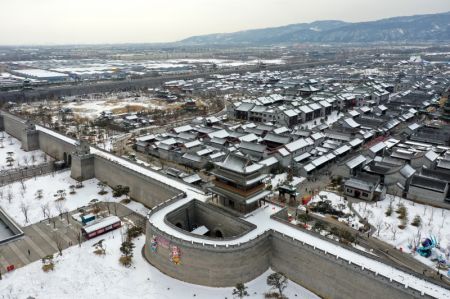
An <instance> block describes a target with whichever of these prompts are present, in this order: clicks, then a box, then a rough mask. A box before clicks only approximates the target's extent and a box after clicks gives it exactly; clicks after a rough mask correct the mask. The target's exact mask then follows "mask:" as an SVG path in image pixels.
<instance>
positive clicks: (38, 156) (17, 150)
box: [0, 131, 50, 171]
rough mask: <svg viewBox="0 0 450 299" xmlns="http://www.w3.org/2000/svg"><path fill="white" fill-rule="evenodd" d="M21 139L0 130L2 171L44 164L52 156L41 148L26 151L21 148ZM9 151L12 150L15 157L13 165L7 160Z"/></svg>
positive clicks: (0, 163) (0, 168) (0, 167)
mask: <svg viewBox="0 0 450 299" xmlns="http://www.w3.org/2000/svg"><path fill="white" fill-rule="evenodd" d="M21 146H22V143H21V142H20V140H18V139H16V138H14V137H12V136H11V135H9V134H8V133H6V132H3V131H2V132H0V171H1V170H6V169H12V168H18V167H21V166H31V165H38V164H42V163H43V162H44V161H45V159H47V160H48V161H49V160H50V156H48V155H45V153H44V152H43V151H41V150H35V151H29V152H25V151H24V150H22V149H21ZM8 152H12V153H13V154H12V155H11V157H12V158H13V159H14V161H13V163H12V166H8V165H9V163H7V162H6V158H7V157H8ZM45 157H46V158H45Z"/></svg>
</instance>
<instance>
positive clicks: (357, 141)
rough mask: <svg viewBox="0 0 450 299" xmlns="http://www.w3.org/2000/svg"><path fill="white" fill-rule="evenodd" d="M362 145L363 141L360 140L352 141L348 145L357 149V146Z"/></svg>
mask: <svg viewBox="0 0 450 299" xmlns="http://www.w3.org/2000/svg"><path fill="white" fill-rule="evenodd" d="M361 143H363V141H362V140H361V139H359V138H355V139H352V140H350V141H349V142H348V144H350V145H351V146H352V147H356V146H358V145H360V144H361Z"/></svg>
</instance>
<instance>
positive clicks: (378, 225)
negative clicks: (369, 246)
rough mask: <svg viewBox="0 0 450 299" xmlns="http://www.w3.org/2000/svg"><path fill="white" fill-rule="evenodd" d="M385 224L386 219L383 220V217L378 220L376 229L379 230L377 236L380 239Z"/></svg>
mask: <svg viewBox="0 0 450 299" xmlns="http://www.w3.org/2000/svg"><path fill="white" fill-rule="evenodd" d="M383 223H384V219H383V217H381V216H380V217H378V218H377V222H376V223H375V227H376V229H377V236H378V237H379V236H380V231H381V228H382V227H383Z"/></svg>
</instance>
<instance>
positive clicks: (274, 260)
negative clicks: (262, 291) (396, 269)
mask: <svg viewBox="0 0 450 299" xmlns="http://www.w3.org/2000/svg"><path fill="white" fill-rule="evenodd" d="M174 202H175V201H174V200H168V201H166V202H164V203H162V204H160V205H159V206H158V207H156V208H155V209H153V210H152V211H151V213H150V215H149V217H150V219H151V215H152V214H153V213H155V212H157V211H159V210H161V209H162V208H165V207H167V206H168V205H170V204H173V203H174ZM155 240H156V244H157V245H156V246H154V244H155V243H154V241H155ZM174 247H175V248H174ZM143 251H144V256H145V257H146V259H147V260H148V261H149V262H150V263H151V264H152V265H153V266H155V267H156V268H158V269H159V270H160V271H161V272H163V273H165V274H167V275H169V276H171V277H173V278H176V279H179V280H182V281H185V282H189V283H193V284H199V285H206V286H212V287H230V286H235V285H236V284H237V283H239V282H248V281H250V280H253V279H255V278H257V277H258V276H260V275H261V274H263V273H264V272H265V271H266V270H267V269H268V268H269V267H270V268H272V269H274V270H275V271H280V272H284V273H285V274H286V275H287V276H288V277H289V279H291V280H292V281H294V282H296V283H298V284H300V285H302V286H304V287H306V288H308V289H309V290H311V291H313V292H314V293H316V294H317V295H319V296H321V297H323V298H346V299H348V298H355V299H356V298H399V299H407V298H432V297H430V296H427V295H422V294H421V292H420V291H418V290H416V289H414V286H406V285H404V284H401V283H398V282H396V281H391V279H390V278H388V277H384V276H383V275H380V274H379V273H375V272H373V271H370V270H368V269H365V268H362V267H361V266H358V265H356V264H353V263H351V262H349V261H348V260H344V259H342V258H341V257H339V256H338V257H337V256H334V255H332V254H329V253H327V252H325V251H323V250H320V249H318V248H315V247H314V246H311V245H308V244H304V243H302V242H300V241H297V240H294V239H293V238H292V237H289V236H286V235H283V234H281V233H279V232H276V231H273V230H269V231H266V232H265V233H264V234H262V235H260V236H258V237H256V238H255V239H252V240H250V241H248V242H245V243H242V244H238V245H233V246H228V247H226V246H214V245H207V244H203V243H198V242H190V241H185V240H182V239H179V238H176V237H173V236H171V235H170V234H168V233H166V232H163V231H161V230H159V229H158V228H157V227H155V226H154V225H153V224H152V223H151V222H150V221H149V222H148V223H147V229H146V244H145V247H144V249H143ZM173 252H175V253H176V257H177V256H178V257H179V260H177V259H176V258H175V260H174V259H172V254H173ZM176 261H179V263H178V264H177V263H175V262H176Z"/></svg>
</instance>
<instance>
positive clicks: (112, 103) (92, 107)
mask: <svg viewBox="0 0 450 299" xmlns="http://www.w3.org/2000/svg"><path fill="white" fill-rule="evenodd" d="M66 107H67V108H71V109H72V110H73V112H74V114H75V115H78V116H80V117H87V118H90V119H94V118H97V117H98V116H100V114H101V113H102V112H112V114H118V113H126V112H127V111H128V109H129V110H130V112H133V111H134V110H136V109H137V110H144V109H165V106H163V105H160V104H158V102H157V101H156V100H152V99H150V98H146V97H139V98H137V99H135V98H125V99H117V97H110V98H105V99H104V100H95V99H86V100H82V101H79V102H70V103H67V105H66ZM127 107H130V108H127Z"/></svg>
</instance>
